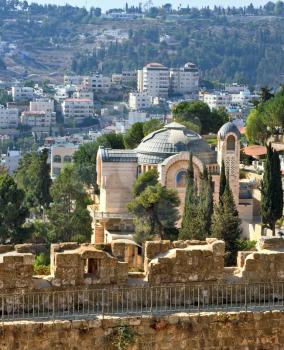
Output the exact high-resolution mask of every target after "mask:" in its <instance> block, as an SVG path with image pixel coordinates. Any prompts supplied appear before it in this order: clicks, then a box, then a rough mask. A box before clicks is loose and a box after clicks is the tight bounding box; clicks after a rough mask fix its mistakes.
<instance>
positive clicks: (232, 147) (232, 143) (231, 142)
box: [227, 135, 236, 151]
mask: <svg viewBox="0 0 284 350" xmlns="http://www.w3.org/2000/svg"><path fill="white" fill-rule="evenodd" d="M235 144H236V140H235V137H234V136H233V135H230V136H228V138H227V150H228V151H234V150H235V147H236V145H235Z"/></svg>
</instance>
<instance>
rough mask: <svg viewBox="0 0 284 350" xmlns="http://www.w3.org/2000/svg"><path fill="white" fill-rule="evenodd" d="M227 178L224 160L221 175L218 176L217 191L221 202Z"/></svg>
mask: <svg viewBox="0 0 284 350" xmlns="http://www.w3.org/2000/svg"><path fill="white" fill-rule="evenodd" d="M226 183H227V178H226V169H225V163H224V160H222V166H221V175H220V189H219V201H221V200H222V196H223V193H224V191H225V188H226Z"/></svg>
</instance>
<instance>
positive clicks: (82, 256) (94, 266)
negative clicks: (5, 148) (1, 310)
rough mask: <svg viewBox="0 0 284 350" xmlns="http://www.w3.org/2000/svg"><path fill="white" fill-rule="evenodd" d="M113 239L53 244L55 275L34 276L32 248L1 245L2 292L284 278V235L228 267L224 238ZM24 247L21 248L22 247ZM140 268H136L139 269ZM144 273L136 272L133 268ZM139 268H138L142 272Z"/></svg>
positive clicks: (265, 241) (266, 241)
mask: <svg viewBox="0 0 284 350" xmlns="http://www.w3.org/2000/svg"><path fill="white" fill-rule="evenodd" d="M144 248H145V249H144V251H145V256H144V272H143V273H140V272H141V267H142V260H141V255H140V254H141V251H140V250H141V247H140V246H137V245H136V244H134V243H133V242H130V243H127V242H126V241H125V240H122V241H121V242H119V241H117V242H116V241H114V242H112V243H111V244H100V245H94V244H81V245H80V244H78V243H60V244H53V245H52V246H51V262H50V275H49V276H34V270H33V263H34V255H33V254H31V253H27V251H30V249H31V247H29V246H28V245H25V246H20V247H18V248H17V250H15V247H13V246H9V245H7V246H0V292H1V293H6V292H17V291H18V289H21V291H20V292H22V291H25V290H26V291H31V290H33V291H48V292H50V291H53V290H54V291H58V290H60V289H63V290H66V289H70V288H71V289H75V288H108V287H125V286H127V285H129V286H135V285H138V286H143V287H147V286H148V287H154V286H159V285H166V286H167V285H169V284H177V283H188V284H190V283H197V282H198V283H199V284H206V283H215V284H216V283H218V284H231V283H239V284H243V283H254V282H278V281H281V282H284V239H282V238H261V240H260V241H259V242H258V245H257V249H256V250H255V251H247V252H239V254H238V260H237V265H236V266H233V267H224V254H225V252H224V248H225V244H224V242H223V241H220V240H217V239H215V238H210V239H207V240H206V241H176V242H170V241H152V242H146V243H145V247H144ZM19 250H20V251H21V253H20V252H19ZM133 268H134V269H133ZM135 269H136V272H138V271H139V274H133V273H132V274H131V273H130V271H131V272H132V271H133V270H134V271H135ZM137 270H138V271H137Z"/></svg>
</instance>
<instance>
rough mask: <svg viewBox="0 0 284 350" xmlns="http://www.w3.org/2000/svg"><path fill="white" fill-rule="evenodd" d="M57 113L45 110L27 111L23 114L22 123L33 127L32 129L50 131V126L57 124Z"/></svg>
mask: <svg viewBox="0 0 284 350" xmlns="http://www.w3.org/2000/svg"><path fill="white" fill-rule="evenodd" d="M55 122H56V118H55V113H45V112H44V111H25V112H23V113H22V114H21V123H22V125H27V126H29V127H31V128H32V131H37V132H48V130H49V128H50V127H51V126H53V125H55Z"/></svg>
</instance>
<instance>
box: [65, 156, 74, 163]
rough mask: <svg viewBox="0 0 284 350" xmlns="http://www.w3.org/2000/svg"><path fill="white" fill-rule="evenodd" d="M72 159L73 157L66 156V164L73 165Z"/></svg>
mask: <svg viewBox="0 0 284 350" xmlns="http://www.w3.org/2000/svg"><path fill="white" fill-rule="evenodd" d="M71 162H72V157H71V156H64V163H71Z"/></svg>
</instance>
